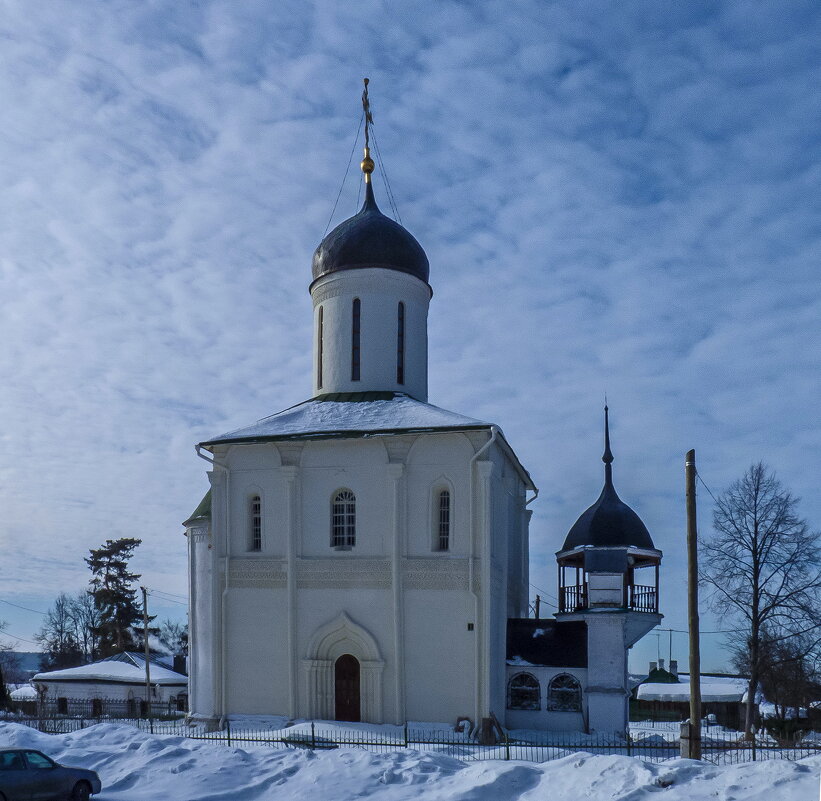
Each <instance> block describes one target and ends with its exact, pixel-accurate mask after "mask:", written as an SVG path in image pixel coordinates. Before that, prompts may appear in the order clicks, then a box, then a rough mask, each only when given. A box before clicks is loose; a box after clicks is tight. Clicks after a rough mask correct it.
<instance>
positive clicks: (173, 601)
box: [146, 587, 188, 606]
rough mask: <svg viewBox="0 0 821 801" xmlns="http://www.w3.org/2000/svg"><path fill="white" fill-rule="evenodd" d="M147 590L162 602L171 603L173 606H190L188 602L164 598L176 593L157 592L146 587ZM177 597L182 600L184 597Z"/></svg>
mask: <svg viewBox="0 0 821 801" xmlns="http://www.w3.org/2000/svg"><path fill="white" fill-rule="evenodd" d="M146 589H147V590H148V591H149V592H150V593H151V594H152V595H157V596H158V597H159V599H160V600H161V601H165V602H166V603H171V604H179V605H180V606H188V603H187V601H177V600H175V599H174V598H167V597H164V596H167V595H174V593H171V592H165V590H155V589H153V588H151V587H146ZM176 597H177V598H182V597H183V596H182V595H177V596H176Z"/></svg>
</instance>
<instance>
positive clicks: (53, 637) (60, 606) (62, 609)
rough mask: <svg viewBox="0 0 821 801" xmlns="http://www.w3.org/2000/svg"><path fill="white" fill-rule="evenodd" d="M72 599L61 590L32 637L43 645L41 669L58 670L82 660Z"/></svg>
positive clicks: (72, 665)
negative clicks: (38, 629)
mask: <svg viewBox="0 0 821 801" xmlns="http://www.w3.org/2000/svg"><path fill="white" fill-rule="evenodd" d="M71 602H72V599H71V598H70V597H69V596H68V595H66V594H65V593H64V592H61V593H60V594H59V595H58V596H57V597H56V598H55V599H54V604H53V606H52V607H51V608H50V609H49V610H48V612H47V613H46V617H45V620H44V621H43V625H42V626H41V628H40V631H39V632H38V633H37V634H35V635H34V638H35V639H36V640H37V642H39V643H40V644H41V645H42V646H43V656H42V658H41V660H40V667H41V668H42V669H43V670H55V669H57V670H59V669H61V668H68V667H75V666H76V665H79V664H81V663H82V661H83V655H82V652H81V650H80V645H79V643H78V642H77V632H76V627H75V621H74V617H73V616H72V611H71Z"/></svg>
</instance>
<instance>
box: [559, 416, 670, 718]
mask: <svg viewBox="0 0 821 801" xmlns="http://www.w3.org/2000/svg"><path fill="white" fill-rule="evenodd" d="M602 461H603V462H604V488H603V489H602V491H601V495H599V498H598V500H597V501H596V502H595V503H594V504H593V505H592V506H591V507H590V508H589V509H587V511H585V512H584V513H583V514H582V515H581V517H579V519H578V520H577V521H576V522H575V523H574V524H573V527H572V528H571V529H570V532H569V533H568V535H567V537H566V538H565V541H564V545H563V546H562V549H561V550H560V551H559V552H558V553H557V554H556V561H557V563H558V568H559V583H558V586H559V612H558V613H557V615H556V617H557V619H559V620H583V621H584V622H585V623H586V624H587V652H588V673H587V682H588V688H587V696H588V710H589V719H588V726H589V728H590V729H591V730H598V731H616V730H621V729H622V728H623V727H624V722H625V721H627V720H628V719H629V718H628V710H627V704H628V699H629V695H630V689H629V685H628V682H627V650H628V648H630V646H631V645H633V644H634V643H636V642H638V641H639V640H640V639H641V638H642V637H643V636H644V635H645V634H647V632H649V631H650V630H651V629H653V628H655V627H656V626H657V625H658V624H659V623H660V622H661V619H662V615H660V614H659V611H658V608H659V607H658V589H659V565H660V563H661V556H662V554H661V551H659V550H657V549H656V547H655V546H654V545H653V540H652V538H651V537H650V532H649V531H648V530H647V527H646V526H645V525H644V523H643V522H642V521H641V518H640V517H639V516H638V515H637V514H636V513H635V512H634V511H633V510H632V509H631V508H630V507H629V506H628V505H627V504H626V503H624V502H623V501H622V500H621V498H619V496H618V495H617V494H616V489H615V487H614V486H613V453H612V451H611V450H610V419H609V410H608V408H607V406H605V407H604V455H603V456H602Z"/></svg>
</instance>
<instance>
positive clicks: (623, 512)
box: [562, 406, 655, 551]
mask: <svg viewBox="0 0 821 801" xmlns="http://www.w3.org/2000/svg"><path fill="white" fill-rule="evenodd" d="M602 461H603V462H604V489H602V491H601V495H599V498H598V500H597V501H596V502H595V503H594V504H593V505H592V506H591V507H590V508H589V509H587V510H586V511H585V512H584V513H583V514H582V516H581V517H580V518H579V519H578V520H577V521H576V522H575V523H574V524H573V527H572V528H571V529H570V531H569V533H568V535H567V538H566V539H565V541H564V546H563V547H562V550H563V551H570V550H572V549H573V548H578V547H579V546H580V545H591V546H593V547H594V548H607V547H613V546H622V547H624V546H628V545H632V546H633V547H635V548H651V549H655V546H654V545H653V540H652V539H651V537H650V532H649V531H648V530H647V526H645V525H644V523H642V522H641V518H640V517H639V516H638V515H637V514H636V513H635V512H634V511H633V510H632V509H631V508H630V507H629V506H628V505H627V504H626V503H624V501H622V499H621V498H619V496H618V495H617V494H616V488H615V487H614V486H613V454H612V453H611V451H610V418H609V415H608V408H607V406H605V407H604V456H602Z"/></svg>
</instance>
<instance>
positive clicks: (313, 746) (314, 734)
mask: <svg viewBox="0 0 821 801" xmlns="http://www.w3.org/2000/svg"><path fill="white" fill-rule="evenodd" d="M311 748H313V749H314V750H316V731H315V730H314V722H313V721H311Z"/></svg>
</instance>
